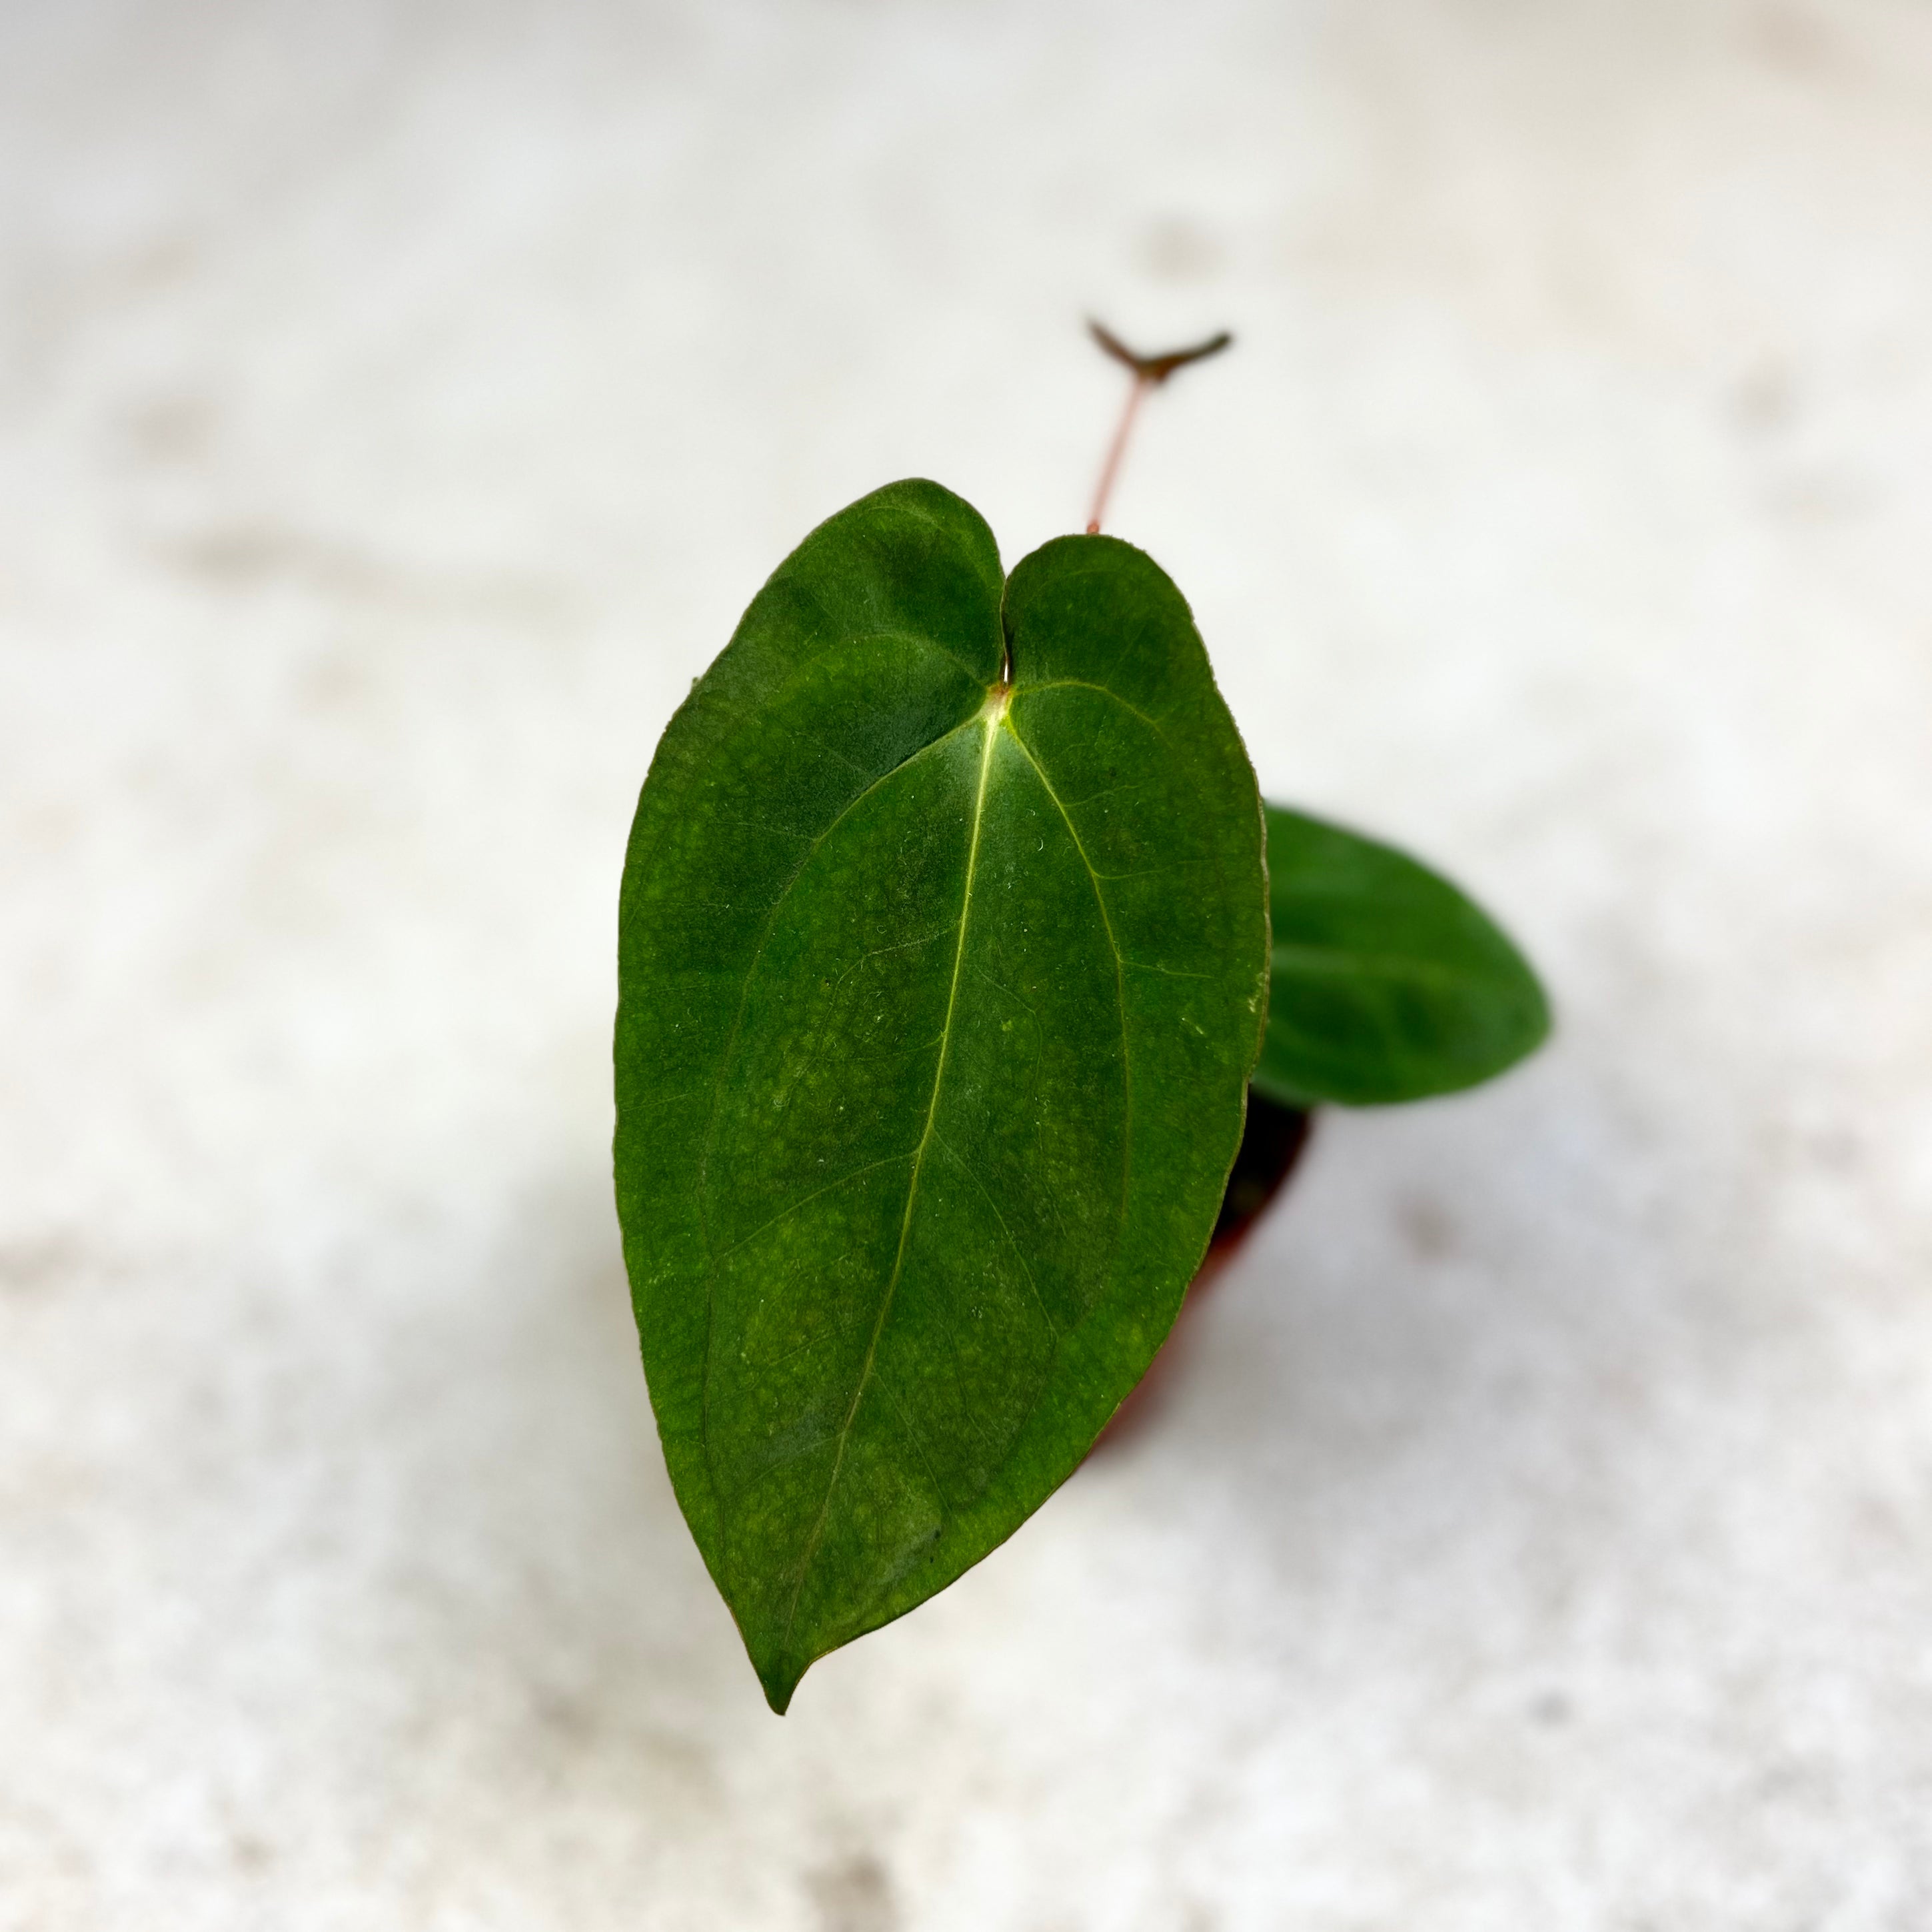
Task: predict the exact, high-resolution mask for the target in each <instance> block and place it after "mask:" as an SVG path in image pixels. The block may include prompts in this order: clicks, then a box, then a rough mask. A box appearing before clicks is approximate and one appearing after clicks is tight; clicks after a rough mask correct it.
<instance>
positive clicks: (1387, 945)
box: [1255, 805, 1550, 1106]
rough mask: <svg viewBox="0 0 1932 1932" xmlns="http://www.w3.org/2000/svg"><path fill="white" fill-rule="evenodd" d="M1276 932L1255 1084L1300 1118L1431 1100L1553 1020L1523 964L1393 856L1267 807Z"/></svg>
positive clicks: (1474, 917)
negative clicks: (1327, 1107)
mask: <svg viewBox="0 0 1932 1932" xmlns="http://www.w3.org/2000/svg"><path fill="white" fill-rule="evenodd" d="M1268 896H1269V909H1270V912H1271V918H1272V924H1273V927H1274V937H1273V956H1272V962H1271V973H1270V976H1269V977H1270V985H1269V1004H1268V1038H1267V1042H1266V1043H1265V1046H1263V1048H1262V1058H1261V1064H1260V1065H1259V1067H1256V1070H1255V1085H1256V1088H1258V1089H1259V1091H1261V1092H1262V1093H1264V1094H1267V1095H1268V1096H1269V1097H1270V1098H1271V1099H1274V1100H1280V1101H1282V1102H1283V1103H1286V1104H1288V1105H1289V1106H1307V1104H1309V1103H1310V1102H1313V1101H1316V1100H1339V1101H1341V1102H1343V1103H1345V1104H1346V1105H1350V1106H1373V1105H1377V1104H1380V1103H1388V1102H1391V1101H1397V1100H1421V1099H1424V1097H1427V1096H1428V1095H1430V1094H1448V1093H1453V1092H1454V1091H1456V1090H1457V1088H1463V1087H1473V1086H1475V1085H1476V1084H1477V1083H1478V1082H1479V1081H1483V1080H1487V1079H1490V1076H1492V1075H1493V1074H1497V1073H1501V1072H1502V1070H1504V1069H1505V1067H1511V1066H1513V1065H1514V1064H1515V1063H1516V1062H1517V1061H1519V1060H1520V1059H1522V1058H1523V1056H1524V1055H1526V1054H1527V1053H1529V1052H1532V1050H1533V1049H1535V1047H1536V1046H1538V1043H1540V1042H1541V1040H1543V1039H1544V1036H1545V1035H1546V1034H1548V1032H1549V1031H1550V1009H1549V1006H1548V1004H1547V1001H1545V999H1544V994H1543V989H1542V988H1541V986H1539V985H1538V983H1537V980H1536V976H1535V974H1534V973H1532V971H1530V968H1529V963H1528V962H1527V961H1526V960H1525V959H1524V958H1523V955H1522V954H1521V953H1519V952H1518V951H1517V949H1516V947H1514V945H1512V944H1511V942H1510V941H1509V940H1508V938H1507V937H1505V935H1504V934H1503V932H1502V930H1501V929H1499V927H1498V926H1496V924H1495V922H1493V920H1492V919H1490V918H1489V916H1487V914H1486V913H1484V912H1483V911H1482V910H1481V909H1480V908H1479V907H1477V906H1476V905H1475V904H1474V903H1473V902H1472V901H1471V900H1469V898H1467V897H1466V896H1465V895H1463V893H1462V892H1459V891H1457V889H1456V888H1455V887H1454V886H1452V885H1451V884H1450V883H1449V882H1448V880H1446V879H1445V878H1442V877H1439V875H1438V874H1436V873H1434V872H1432V871H1430V869H1429V868H1428V867H1427V866H1426V865H1420V864H1418V862H1416V861H1415V859H1412V858H1409V856H1407V855H1406V854H1405V853H1401V852H1398V851H1397V850H1395V849H1394V847H1393V846H1389V845H1384V844H1380V843H1379V842H1378V841H1376V840H1375V839H1373V838H1364V837H1363V836H1362V835H1361V834H1360V833H1359V832H1349V831H1345V830H1344V829H1343V828H1342V827H1341V826H1338V825H1330V824H1327V823H1324V822H1323V821H1322V820H1320V819H1319V818H1310V817H1308V816H1307V814H1304V813H1301V812H1298V811H1286V810H1284V809H1283V808H1282V807H1280V806H1279V805H1270V806H1269V807H1268Z"/></svg>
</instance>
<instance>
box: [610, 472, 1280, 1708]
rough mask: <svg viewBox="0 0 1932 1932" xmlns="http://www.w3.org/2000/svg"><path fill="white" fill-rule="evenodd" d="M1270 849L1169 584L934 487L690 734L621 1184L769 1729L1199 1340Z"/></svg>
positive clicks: (639, 985) (667, 1444) (768, 606)
mask: <svg viewBox="0 0 1932 1932" xmlns="http://www.w3.org/2000/svg"><path fill="white" fill-rule="evenodd" d="M1003 670H1008V671H1009V673H1010V683H1009V682H1005V681H1003ZM1267 959H1268V926H1267V907H1266V893H1265V886H1264V883H1263V873H1262V818H1261V811H1260V801H1259V797H1258V796H1257V793H1256V789H1255V781H1254V776H1253V772H1252V771H1251V770H1250V767H1249V765H1248V762H1247V756H1246V754H1245V753H1244V751H1243V750H1242V748H1241V739H1240V738H1239V736H1238V735H1237V733H1236V732H1235V727H1234V723H1233V721H1232V719H1231V718H1229V715H1228V712H1227V709H1226V706H1225V705H1224V704H1223V703H1222V701H1221V698H1220V694H1219V693H1218V692H1217V691H1216V689H1215V688H1214V679H1213V677H1212V675H1211V673H1210V671H1209V670H1208V659H1207V656H1206V654H1205V652H1204V651H1203V649H1202V645H1201V640H1200V638H1199V636H1198V635H1197V634H1196V631H1195V628H1194V625H1193V621H1192V619H1190V616H1189V615H1188V612H1187V605H1186V604H1184V602H1183V601H1182V600H1181V596H1180V594H1179V592H1177V591H1176V590H1175V587H1174V586H1173V585H1172V583H1170V582H1169V580H1168V579H1167V577H1166V576H1165V575H1164V574H1163V573H1162V572H1161V571H1160V569H1159V568H1157V566H1156V565H1154V563H1153V562H1151V560H1150V559H1148V558H1147V557H1146V556H1143V555H1142V553H1140V552H1139V550H1135V549H1133V548H1132V547H1130V546H1129V545H1127V544H1124V543H1119V542H1117V541H1114V540H1113V539H1112V538H1105V537H1069V538H1061V539H1060V540H1058V541H1055V542H1053V543H1050V544H1047V545H1046V547H1044V548H1043V549H1042V550H1037V551H1035V552H1034V554H1033V555H1032V556H1030V557H1028V559H1026V560H1025V562H1023V563H1022V564H1021V565H1019V568H1018V569H1016V571H1014V572H1013V577H1012V578H1011V580H1010V581H1007V582H1004V583H1003V581H1002V578H1001V571H1000V564H999V557H998V551H997V550H996V549H995V545H994V543H993V539H992V533H991V532H989V530H988V529H987V528H986V525H985V524H984V523H983V522H982V521H981V520H980V517H978V515H977V514H976V513H975V512H974V511H973V510H972V509H971V508H969V507H968V505H966V504H965V503H963V502H961V501H960V500H959V499H958V498H957V497H956V496H951V495H950V494H948V493H947V492H946V491H945V490H941V489H940V488H938V487H936V486H935V485H934V484H930V483H918V482H912V483H900V484H893V485H892V486H891V487H889V488H886V489H884V490H880V491H878V492H877V493H875V494H874V495H872V496H868V497H866V498H865V499H862V501H861V502H857V503H855V504H853V505H852V506H851V508H849V509H847V510H846V511H843V512H842V513H841V514H839V515H838V516H836V517H833V518H832V520H830V521H829V523H825V524H823V525H821V526H820V528H819V529H817V530H815V531H814V532H813V533H812V534H811V535H810V536H809V537H808V538H806V539H805V541H804V543H803V544H801V545H800V546H799V548H798V549H797V550H795V551H794V552H793V553H792V555H791V556H790V557H789V558H787V559H786V561H785V562H784V564H783V565H781V566H780V568H778V571H777V573H776V574H775V575H774V576H773V577H772V580H771V581H770V582H769V583H767V584H766V586H765V588H764V589H763V590H762V591H761V592H760V593H759V595H758V596H757V598H756V599H755V600H754V601H753V603H752V604H751V607H750V609H749V610H747V611H746V613H745V616H744V619H743V621H742V622H741V623H740V624H739V627H738V630H737V632H736V634H735V635H734V636H733V638H732V640H731V642H730V644H729V645H728V646H727V648H726V649H725V650H724V652H723V654H722V655H721V656H720V657H719V658H718V660H717V661H716V662H715V664H712V667H711V668H710V670H709V671H708V672H707V673H706V674H705V676H703V678H702V679H700V681H699V682H698V683H697V685H696V686H695V688H694V689H693V691H692V692H691V697H690V698H689V699H688V701H687V702H686V703H685V705H684V706H682V709H680V710H679V712H678V713H677V715H676V717H675V718H673V719H672V721H671V723H670V727H669V729H668V730H666V732H665V733H664V738H663V740H662V742H661V744H660V745H658V751H657V755H656V757H655V758H654V759H653V760H652V765H651V769H650V775H649V777H648V778H646V781H645V784H644V788H643V796H642V797H641V799H640V800H639V802H638V806H637V820H636V823H635V825H634V828H633V829H632V832H631V844H630V850H629V854H628V859H627V860H626V862H625V871H624V891H623V901H622V911H621V929H620V943H619V1008H618V1015H617V1037H616V1073H617V1139H616V1178H617V1199H618V1208H619V1215H620V1217H621V1219H622V1223H623V1230H624V1244H625V1259H626V1262H627V1263H628V1267H629V1269H630V1274H631V1286H632V1290H633V1294H634V1299H635V1302H636V1307H637V1323H638V1328H639V1332H640V1335H641V1337H642V1340H643V1355H644V1364H645V1368H646V1373H647V1376H648V1378H649V1384H650V1392H651V1398H652V1404H653V1406H654V1407H655V1410H656V1412H657V1418H658V1430H659V1433H660V1434H661V1436H662V1438H663V1442H664V1457H665V1460H666V1462H667V1464H668V1466H669V1467H670V1475H671V1480H672V1482H673V1484H674V1486H675V1487H676V1491H677V1495H678V1499H679V1502H680V1504H681V1505H682V1507H683V1509H684V1512H685V1517H686V1519H687V1520H688V1522H689V1523H690V1525H691V1530H692V1532H693V1534H694V1536H695V1537H696V1538H697V1544H698V1547H699V1548H700V1550H702V1551H703V1555H704V1559H705V1561H706V1563H707V1564H708V1565H709V1567H710V1570H711V1574H712V1577H713V1578H714V1579H715V1581H716V1582H717V1584H718V1588H719V1589H721V1591H722V1592H723V1593H724V1597H725V1598H726V1600H727V1602H728V1603H729V1604H730V1607H731V1609H732V1611H733V1614H734V1615H735V1616H736V1618H737V1620H738V1625H739V1630H740V1631H742V1634H743V1636H744V1639H745V1645H746V1647H747V1648H748V1650H749V1651H750V1652H751V1660H752V1661H753V1663H754V1665H755V1666H756V1667H757V1672H758V1675H759V1676H760V1679H761V1680H762V1681H763V1685H764V1687H765V1691H766V1696H767V1697H769V1699H770V1700H771V1703H772V1706H773V1708H774V1709H778V1710H783V1709H784V1707H785V1705H786V1704H787V1702H788V1701H789V1700H790V1696H791V1694H792V1691H793V1688H794V1687H795V1686H796V1684H797V1682H798V1680H799V1677H800V1676H802V1674H803V1673H804V1672H805V1669H806V1668H807V1667H808V1665H809V1664H811V1662H812V1661H813V1660H814V1658H818V1657H820V1656H823V1655H824V1654H825V1652H827V1651H829V1650H831V1649H834V1648H835V1647H836V1646H838V1645H840V1644H841V1643H847V1642H848V1641H849V1640H850V1639H852V1638H853V1637H856V1636H858V1635H859V1634H861V1633H862V1632H863V1631H868V1630H870V1629H872V1628H874V1627H876V1626H877V1625H880V1624H882V1623H883V1622H886V1621H887V1620H888V1619H890V1618H892V1617H895V1616H899V1615H901V1613H903V1612H904V1611H906V1610H910V1608H912V1607H913V1605H914V1604H918V1603H919V1602H920V1601H922V1600H923V1599H924V1598H927V1597H929V1596H930V1595H932V1593H933V1592H935V1591H936V1590H938V1589H942V1588H944V1586H945V1585H947V1583H950V1582H951V1581H952V1580H953V1579H954V1578H955V1577H957V1576H959V1574H960V1573H961V1572H962V1571H964V1570H965V1569H966V1568H968V1566H969V1565H972V1564H974V1563H975V1562H977V1561H978V1560H979V1559H980V1558H981V1557H983V1556H985V1555H986V1553H987V1552H988V1551H989V1550H992V1548H993V1547H995V1545H996V1544H998V1543H1000V1542H1001V1541H1003V1540H1004V1538H1006V1537H1007V1536H1008V1535H1011V1533H1012V1532H1013V1530H1014V1529H1016V1528H1017V1527H1018V1526H1019V1524H1020V1523H1022V1522H1023V1521H1024V1520H1025V1518H1026V1517H1028V1515H1029V1514H1031V1512H1032V1511H1034V1510H1035V1509H1037V1508H1038V1507H1039V1506H1040V1503H1041V1502H1043V1500H1044V1499H1046V1496H1048V1495H1049V1493H1051V1492H1052V1490H1054V1488H1055V1487H1056V1486H1057V1485H1058V1484H1059V1483H1061V1481H1064V1479H1065V1478H1066V1477H1067V1475H1069V1474H1070V1472H1072V1470H1073V1469H1074V1468H1075V1467H1076V1465H1077V1464H1078V1463H1079V1460H1080V1459H1081V1457H1082V1456H1083V1455H1084V1454H1085V1453H1086V1451H1087V1449H1088V1446H1089V1445H1091V1443H1092V1442H1093V1440H1094V1437H1095V1436H1097V1434H1098V1433H1099V1432H1100V1429H1101V1427H1103V1424H1105V1423H1106V1421H1107V1419H1108V1418H1109V1416H1110V1415H1112V1412H1113V1411H1114V1409H1115V1407H1116V1406H1117V1405H1118V1403H1120V1402H1121V1400H1122V1398H1123V1397H1124V1396H1126V1394H1127V1392H1128V1391H1130V1389H1131V1388H1133V1385H1134V1384H1135V1382H1136V1381H1138V1380H1139V1377H1140V1376H1141V1374H1142V1371H1143V1370H1145V1368H1146V1367H1147V1365H1148V1361H1149V1360H1150V1359H1151V1357H1152V1356H1153V1354H1154V1350H1155V1349H1157V1347H1158V1346H1159V1345H1160V1341H1161V1340H1162V1337H1163V1336H1164V1335H1165V1334H1166V1332H1167V1330H1168V1327H1169V1324H1170V1322H1172V1320H1173V1318H1174V1315H1175V1310H1177V1308H1178V1307H1179V1305H1180V1302H1181V1296H1182V1295H1183V1293H1184V1292H1185V1289H1186V1288H1187V1283H1188V1280H1189V1278H1190V1276H1191V1275H1192V1274H1193V1271H1194V1268H1195V1267H1196V1264H1197V1263H1198V1262H1199V1260H1200V1258H1201V1255H1202V1250H1203V1249H1204V1247H1205V1245H1206V1244H1207V1241H1208V1234H1209V1232H1210V1230H1211V1229H1212V1227H1213V1226H1214V1217H1215V1213H1216V1211H1217V1208H1218V1207H1219V1206H1220V1200H1221V1194H1222V1190H1223V1185H1224V1184H1225V1183H1226V1179H1227V1176H1228V1171H1229V1166H1230V1165H1231V1163H1232V1160H1233V1159H1234V1155H1235V1148H1236V1146H1237V1145H1238V1143H1239V1142H1240V1139H1241V1121H1242V1111H1243V1106H1244V1094H1245V1091H1246V1085H1247V1078H1248V1075H1249V1073H1250V1070H1251V1069H1252V1067H1253V1064H1254V1060H1255V1057H1256V1053H1257V1052H1258V1051H1259V1045H1260V1037H1261V1030H1262V1024H1263V1021H1264V1018H1265V1004H1266V998H1267Z"/></svg>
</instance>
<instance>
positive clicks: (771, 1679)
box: [756, 1657, 811, 1718]
mask: <svg viewBox="0 0 1932 1932" xmlns="http://www.w3.org/2000/svg"><path fill="white" fill-rule="evenodd" d="M756 1669H757V1673H758V1682H759V1683H760V1685H762V1686H763V1689H764V1693H765V1702H766V1703H767V1704H769V1706H771V1707H772V1716H773V1717H775V1718H782V1717H783V1716H784V1714H785V1712H787V1710H789V1709H790V1708H791V1700H792V1694H793V1692H794V1691H796V1690H797V1688H798V1686H799V1679H801V1678H802V1677H803V1676H804V1675H805V1673H806V1672H807V1671H808V1670H810V1669H811V1663H810V1661H806V1662H805V1663H803V1664H794V1663H793V1661H792V1660H791V1659H790V1658H788V1657H786V1658H778V1659H776V1660H775V1661H772V1663H769V1664H757V1665H756Z"/></svg>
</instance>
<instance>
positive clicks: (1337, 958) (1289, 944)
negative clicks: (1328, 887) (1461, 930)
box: [1268, 940, 1494, 987]
mask: <svg viewBox="0 0 1932 1932" xmlns="http://www.w3.org/2000/svg"><path fill="white" fill-rule="evenodd" d="M1268 964H1269V967H1270V968H1271V970H1272V969H1274V968H1277V967H1281V968H1286V970H1287V971H1289V972H1291V973H1301V974H1308V975H1311V976H1316V977H1320V976H1323V975H1326V974H1335V973H1343V974H1352V975H1354V976H1355V977H1360V978H1362V979H1372V980H1424V981H1426V982H1427V983H1430V984H1432V985H1435V986H1477V987H1481V986H1484V984H1486V983H1487V982H1488V981H1489V980H1490V979H1492V978H1493V977H1494V975H1493V973H1492V972H1490V971H1485V970H1484V968H1483V967H1481V966H1475V965H1448V964H1446V963H1445V962H1443V961H1442V960H1439V959H1419V958H1418V957H1417V956H1415V954H1413V953H1361V952H1357V951H1355V950H1352V949H1350V948H1349V947H1343V946H1314V945H1309V944H1303V943H1301V942H1298V941H1291V940H1284V941H1277V943H1276V944H1275V945H1274V946H1273V947H1271V948H1270V950H1269V955H1268Z"/></svg>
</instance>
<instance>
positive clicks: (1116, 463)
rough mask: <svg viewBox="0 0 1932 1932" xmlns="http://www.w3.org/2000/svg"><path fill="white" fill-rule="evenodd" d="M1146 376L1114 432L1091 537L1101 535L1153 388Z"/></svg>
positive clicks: (1129, 396) (1091, 521)
mask: <svg viewBox="0 0 1932 1932" xmlns="http://www.w3.org/2000/svg"><path fill="white" fill-rule="evenodd" d="M1152 387H1153V384H1152V383H1150V382H1149V381H1148V379H1147V378H1146V377H1145V376H1136V377H1135V378H1134V386H1133V388H1132V389H1130V390H1129V391H1128V392H1127V407H1126V408H1125V409H1124V410H1122V411H1121V426H1120V428H1118V429H1117V430H1116V431H1115V432H1114V444H1113V447H1112V449H1109V451H1108V452H1107V460H1106V464H1105V465H1104V466H1103V468H1102V469H1101V471H1100V487H1099V488H1098V489H1097V490H1095V491H1094V511H1093V514H1091V516H1090V517H1088V519H1087V534H1088V535H1089V536H1090V537H1094V536H1098V535H1100V519H1101V518H1102V517H1103V516H1105V515H1106V511H1107V499H1108V497H1109V496H1111V495H1112V493H1113V488H1114V475H1115V472H1116V471H1117V470H1118V469H1119V468H1120V466H1121V453H1122V452H1124V450H1125V449H1126V448H1127V433H1128V431H1130V430H1131V429H1132V428H1133V426H1134V418H1135V417H1136V416H1137V415H1138V414H1139V412H1140V407H1141V398H1142V396H1143V395H1145V394H1146V393H1147V392H1148V390H1149V389H1151V388H1152Z"/></svg>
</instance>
